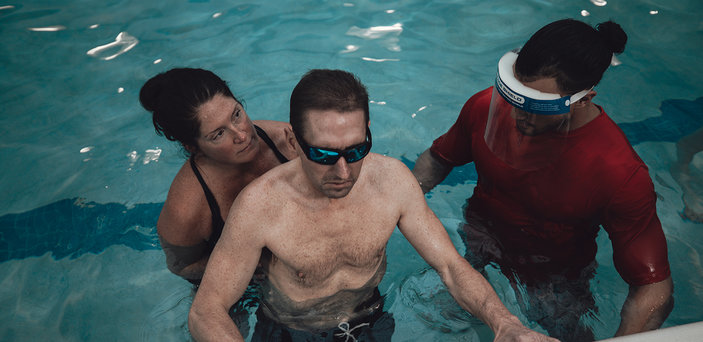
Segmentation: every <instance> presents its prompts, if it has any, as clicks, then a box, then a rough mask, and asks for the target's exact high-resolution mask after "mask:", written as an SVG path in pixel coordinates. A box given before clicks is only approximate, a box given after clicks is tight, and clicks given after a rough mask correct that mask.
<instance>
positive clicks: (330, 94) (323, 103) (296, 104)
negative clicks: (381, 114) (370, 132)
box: [290, 69, 369, 139]
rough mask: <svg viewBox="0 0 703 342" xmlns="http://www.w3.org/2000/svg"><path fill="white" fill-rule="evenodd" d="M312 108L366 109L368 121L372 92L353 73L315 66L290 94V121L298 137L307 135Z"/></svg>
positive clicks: (365, 114) (365, 117) (344, 110)
mask: <svg viewBox="0 0 703 342" xmlns="http://www.w3.org/2000/svg"><path fill="white" fill-rule="evenodd" d="M311 109H316V110H336V111H339V112H341V113H345V112H351V111H353V110H357V109H362V110H363V111H364V120H365V122H366V124H368V122H369V94H368V93H367V91H366V87H364V85H363V84H362V83H361V81H359V79H358V78H357V77H356V76H354V75H353V74H352V73H349V72H346V71H343V70H328V69H313V70H310V71H308V72H307V73H306V74H305V75H304V76H303V77H302V78H301V79H300V82H298V84H297V85H296V86H295V88H294V89H293V93H292V94H291V96H290V124H291V126H292V128H293V133H295V135H296V137H297V138H298V139H300V138H301V137H302V136H303V134H304V121H305V114H306V112H307V111H309V110H311Z"/></svg>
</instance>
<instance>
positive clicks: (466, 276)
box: [438, 258, 522, 335]
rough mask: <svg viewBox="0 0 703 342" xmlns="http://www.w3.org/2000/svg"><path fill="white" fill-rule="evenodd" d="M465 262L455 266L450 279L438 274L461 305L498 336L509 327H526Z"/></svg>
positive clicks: (485, 281) (484, 280) (451, 270)
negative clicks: (516, 325) (504, 327)
mask: <svg viewBox="0 0 703 342" xmlns="http://www.w3.org/2000/svg"><path fill="white" fill-rule="evenodd" d="M461 260H462V262H460V263H457V264H455V265H454V266H453V268H454V269H448V270H446V272H447V274H446V275H445V274H442V272H441V271H440V270H438V271H440V276H441V277H442V280H443V281H444V283H445V284H446V285H447V288H448V289H449V292H450V293H451V294H452V296H453V297H454V298H455V299H456V301H457V303H459V305H460V306H461V307H462V308H464V309H465V310H466V311H468V312H470V313H471V314H472V315H474V316H476V317H477V318H479V319H480V320H481V321H483V322H484V323H486V324H487V325H488V326H489V327H490V328H491V330H493V332H494V333H496V335H498V332H499V331H500V330H501V328H502V327H503V326H505V325H515V324H518V325H522V323H520V320H519V319H518V318H517V317H516V316H515V315H513V314H512V313H510V311H508V309H507V308H506V307H505V305H503V303H502V302H501V301H500V298H498V295H497V294H496V292H495V291H494V290H493V287H491V285H490V284H489V283H488V281H487V280H486V279H485V278H484V277H483V276H482V275H481V274H480V273H479V272H478V271H476V270H475V269H474V268H473V267H471V266H470V264H469V263H468V262H467V261H466V260H465V259H463V258H462V259H461ZM463 263H465V264H464V265H462V264H463ZM467 266H468V267H467Z"/></svg>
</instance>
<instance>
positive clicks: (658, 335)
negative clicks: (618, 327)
mask: <svg viewBox="0 0 703 342" xmlns="http://www.w3.org/2000/svg"><path fill="white" fill-rule="evenodd" d="M701 336H703V321H702V322H696V323H689V324H684V325H678V326H675V327H669V328H664V329H659V330H652V331H647V332H643V333H639V334H634V335H627V336H621V337H614V338H609V339H606V340H601V341H603V342H605V341H609V342H634V341H639V342H650V341H666V342H679V341H681V342H684V341H685V342H689V341H700V340H699V339H701Z"/></svg>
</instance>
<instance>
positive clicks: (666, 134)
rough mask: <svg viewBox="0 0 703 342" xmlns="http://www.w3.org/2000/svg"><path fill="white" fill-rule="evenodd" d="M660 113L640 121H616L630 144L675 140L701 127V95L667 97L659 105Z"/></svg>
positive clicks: (702, 104) (702, 109)
mask: <svg viewBox="0 0 703 342" xmlns="http://www.w3.org/2000/svg"><path fill="white" fill-rule="evenodd" d="M659 109H660V110H661V112H662V115H659V116H655V117H651V118H647V119H645V120H642V121H636V122H624V123H618V126H620V128H621V129H622V130H623V132H625V135H626V136H627V139H628V140H629V141H630V144H632V145H633V146H634V145H637V144H640V143H643V142H645V141H668V142H677V141H679V140H680V139H681V138H683V137H685V136H688V135H690V134H692V133H693V132H695V131H696V130H697V129H698V128H700V127H701V124H700V123H701V120H702V119H703V97H699V98H697V99H696V100H694V101H689V100H681V99H669V100H664V101H662V103H661V106H659Z"/></svg>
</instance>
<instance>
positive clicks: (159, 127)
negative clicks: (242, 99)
mask: <svg viewBox="0 0 703 342" xmlns="http://www.w3.org/2000/svg"><path fill="white" fill-rule="evenodd" d="M216 94H221V95H224V96H228V97H231V98H233V99H234V100H235V101H237V102H239V100H237V98H235V97H234V95H233V94H232V91H230V89H229V87H228V86H227V83H226V82H225V81H223V80H222V79H221V78H219V77H218V76H217V75H215V74H214V73H212V72H211V71H208V70H203V69H191V68H177V69H171V70H169V71H166V72H164V73H161V74H158V75H156V76H154V77H152V78H151V79H149V80H148V81H146V83H145V84H144V86H142V89H141V90H140V91H139V102H141V104H142V106H143V107H144V109H146V110H148V111H150V112H152V114H153V117H152V121H153V122H154V129H155V130H156V134H158V135H163V136H165V137H166V139H168V140H171V141H178V142H180V143H181V144H182V145H183V147H184V148H186V151H187V150H188V148H190V149H197V148H198V144H197V143H196V139H197V138H198V136H199V135H200V121H198V118H197V110H198V107H200V106H201V105H202V104H203V103H205V102H207V101H208V100H210V99H212V98H213V97H214V96H215V95H216ZM186 153H187V152H186Z"/></svg>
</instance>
